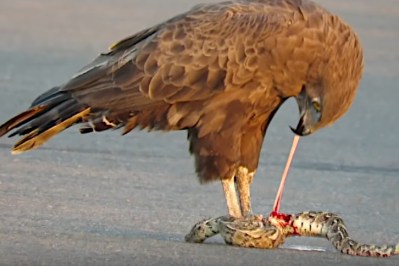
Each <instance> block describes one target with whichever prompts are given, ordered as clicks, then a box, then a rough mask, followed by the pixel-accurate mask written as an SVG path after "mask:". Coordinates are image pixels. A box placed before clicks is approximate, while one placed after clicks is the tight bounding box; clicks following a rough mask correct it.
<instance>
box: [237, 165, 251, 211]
mask: <svg viewBox="0 0 399 266" xmlns="http://www.w3.org/2000/svg"><path fill="white" fill-rule="evenodd" d="M254 174H255V172H251V173H248V169H247V168H245V167H240V168H238V171H237V173H236V178H235V182H236V188H237V193H238V196H239V198H240V208H241V213H242V215H243V216H244V217H245V216H248V215H250V214H251V212H252V209H251V191H250V186H251V183H252V180H253V178H254Z"/></svg>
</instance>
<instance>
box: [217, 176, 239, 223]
mask: <svg viewBox="0 0 399 266" xmlns="http://www.w3.org/2000/svg"><path fill="white" fill-rule="evenodd" d="M222 186H223V191H224V196H225V197H226V202H227V208H228V210H229V215H230V216H232V217H235V218H240V217H241V216H242V214H241V209H240V205H239V204H238V198H237V192H236V187H235V184H234V177H233V178H230V179H222Z"/></svg>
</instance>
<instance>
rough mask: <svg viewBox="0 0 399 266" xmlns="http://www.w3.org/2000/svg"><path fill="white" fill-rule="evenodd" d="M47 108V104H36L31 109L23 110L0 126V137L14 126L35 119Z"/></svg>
mask: <svg viewBox="0 0 399 266" xmlns="http://www.w3.org/2000/svg"><path fill="white" fill-rule="evenodd" d="M46 109H47V106H34V107H32V108H31V109H29V110H26V111H25V112H22V113H20V114H19V115H17V116H15V117H13V118H11V119H10V120H8V121H7V122H5V123H4V124H3V125H1V126H0V137H2V136H4V135H5V134H7V133H8V132H10V131H11V130H13V129H14V128H17V127H19V126H20V125H22V124H24V123H26V122H29V121H30V120H32V119H34V118H35V117H37V116H38V115H40V114H41V113H43V112H44V111H45V110H46Z"/></svg>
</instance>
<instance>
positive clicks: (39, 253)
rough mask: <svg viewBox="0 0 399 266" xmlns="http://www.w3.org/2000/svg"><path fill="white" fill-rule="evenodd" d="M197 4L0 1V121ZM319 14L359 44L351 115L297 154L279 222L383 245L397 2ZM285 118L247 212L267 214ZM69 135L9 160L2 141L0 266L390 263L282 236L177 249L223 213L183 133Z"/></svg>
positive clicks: (394, 200) (392, 177)
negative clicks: (349, 28) (328, 222)
mask: <svg viewBox="0 0 399 266" xmlns="http://www.w3.org/2000/svg"><path fill="white" fill-rule="evenodd" d="M198 2H199V0H198V1H197V0H195V1H187V0H186V1H184V0H168V1H161V0H146V1H136V0H116V1H105V0H97V1H96V0H81V1H77V0H74V1H66V0H35V1H31V0H14V1H1V3H0V36H1V37H0V62H1V64H0V88H1V89H0V121H4V120H6V119H8V118H9V117H10V116H11V115H14V114H16V113H18V112H19V111H22V110H24V108H26V107H27V106H28V105H29V103H30V102H31V101H32V100H33V98H35V97H36V96H37V95H38V94H40V93H41V92H43V91H44V90H46V89H48V88H50V87H51V86H53V85H56V84H59V83H62V82H64V81H65V80H66V79H68V78H69V77H70V76H72V75H73V74H74V73H75V72H76V71H77V70H78V69H79V68H80V67H81V66H83V65H84V64H86V63H87V62H89V61H90V60H91V59H92V58H93V57H94V56H95V55H97V54H98V53H99V52H100V51H102V50H104V49H106V47H107V46H108V45H109V44H110V43H112V42H113V41H115V40H117V39H119V38H121V37H124V36H126V35H129V34H132V33H134V32H136V31H138V30H140V29H142V28H144V27H146V26H149V25H152V24H154V23H156V22H160V21H162V20H164V19H166V18H168V17H170V16H172V15H174V14H177V13H179V12H182V11H184V10H186V9H188V8H189V7H191V6H192V5H194V4H195V3H198ZM319 2H320V3H322V4H323V5H324V6H326V7H327V8H329V9H330V10H332V11H334V12H335V13H337V14H339V15H341V16H342V17H343V18H344V19H345V20H346V21H347V22H349V23H350V24H351V25H353V27H354V28H355V30H356V31H357V32H358V33H359V35H360V37H361V39H362V41H363V44H364V48H365V56H366V70H365V75H364V78H363V81H362V85H361V89H360V91H359V94H358V97H357V100H356V102H355V104H354V106H353V108H352V109H351V110H350V112H349V113H348V114H347V115H346V116H345V117H344V118H343V119H341V120H340V121H339V122H338V123H337V124H336V125H335V126H334V127H332V128H330V129H327V130H322V131H321V132H319V133H317V134H315V135H314V136H311V137H308V138H305V139H303V141H302V142H301V143H300V148H299V151H298V153H297V156H296V158H295V162H294V166H293V169H292V171H291V173H290V177H289V180H288V185H287V188H286V194H285V197H284V200H283V205H282V210H283V211H286V212H299V211H304V210H328V211H332V212H336V213H339V214H341V215H342V216H343V217H344V219H345V220H346V222H347V225H348V227H349V230H350V232H351V234H352V236H353V237H354V238H355V239H358V240H360V241H365V242H375V243H379V244H383V243H395V242H398V241H399V229H398V226H397V225H398V221H399V204H398V202H399V196H398V188H399V166H398V158H399V142H398V141H397V139H396V137H397V136H398V135H399V123H398V122H397V121H398V120H397V117H398V113H399V106H398V105H397V101H398V100H399V90H398V83H399V48H398V43H399V2H398V1H397V0H381V1H374V0H373V1H372V0H351V1H347V0H335V1H327V0H324V1H319ZM166 3H167V4H166ZM296 120H297V110H296V106H295V104H294V102H293V101H290V102H288V103H287V104H286V105H285V106H284V107H283V108H282V109H281V111H280V112H279V113H278V115H277V116H276V118H275V119H274V121H273V123H272V124H271V127H270V130H269V133H268V136H267V141H266V143H265V144H264V149H263V154H262V158H261V163H260V166H259V170H258V174H257V177H256V179H255V182H254V185H253V204H254V211H255V212H257V213H268V212H269V210H270V209H271V206H272V204H273V197H274V194H275V192H276V190H277V186H278V182H279V176H280V174H281V171H282V168H283V165H284V163H285V159H286V156H287V153H288V149H289V146H290V144H291V140H292V133H290V131H289V130H288V125H290V124H291V125H294V124H295V123H296ZM74 129H75V130H68V131H66V132H65V133H63V134H62V135H60V136H58V137H57V138H55V139H54V140H52V141H51V142H49V143H48V144H46V145H45V146H44V147H43V148H42V149H40V150H38V151H35V152H32V153H27V154H23V155H20V156H11V155H10V153H9V151H8V150H9V148H10V147H11V144H12V143H13V140H10V139H7V138H3V139H1V141H0V213H1V216H0V264H1V265H216V264H218V265H227V264H229V265H242V264H247V265H255V264H258V265H259V264H264V265H290V264H292V265H336V264H342V265H399V257H394V258H389V259H384V260H377V259H367V258H355V257H349V256H344V255H341V254H340V253H337V252H336V251H335V250H334V249H333V248H332V246H331V244H330V243H328V242H327V241H326V240H324V239H305V238H293V239H289V241H287V243H286V245H285V246H284V248H281V249H278V250H255V249H244V248H234V247H229V246H226V245H224V244H222V241H221V239H219V238H215V239H213V240H211V241H210V243H209V244H206V245H195V244H187V243H185V242H184V241H183V236H184V235H185V233H187V231H188V230H189V229H190V227H191V225H192V224H193V223H195V222H196V221H197V220H199V219H202V218H204V217H208V216H217V215H221V214H223V213H225V212H226V210H225V202H224V198H223V194H222V191H221V187H220V185H219V184H216V183H215V184H210V185H207V186H200V185H199V184H198V182H197V180H196V177H195V174H194V171H193V160H192V158H190V156H189V155H188V152H187V148H188V147H187V146H188V145H187V143H186V138H185V133H184V132H177V133H171V134H163V133H150V134H147V133H145V132H135V133H134V134H131V135H128V136H126V137H120V136H119V133H118V132H109V133H103V134H96V135H93V134H92V135H86V136H81V135H79V133H78V132H77V130H76V128H74ZM297 245H301V246H310V247H313V248H322V249H324V250H326V251H325V252H317V251H298V250H293V249H292V247H295V246H297Z"/></svg>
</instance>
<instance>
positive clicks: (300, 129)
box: [290, 116, 311, 137]
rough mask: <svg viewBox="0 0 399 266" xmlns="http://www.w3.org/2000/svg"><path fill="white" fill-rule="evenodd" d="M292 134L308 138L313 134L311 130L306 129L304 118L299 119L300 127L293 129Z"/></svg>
mask: <svg viewBox="0 0 399 266" xmlns="http://www.w3.org/2000/svg"><path fill="white" fill-rule="evenodd" d="M290 128H291V130H292V132H294V133H295V134H296V135H298V136H301V137H303V136H307V135H309V134H310V133H311V130H310V129H309V128H306V127H305V124H304V118H303V116H301V118H300V119H299V122H298V125H297V126H296V128H293V127H291V126H290Z"/></svg>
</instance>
